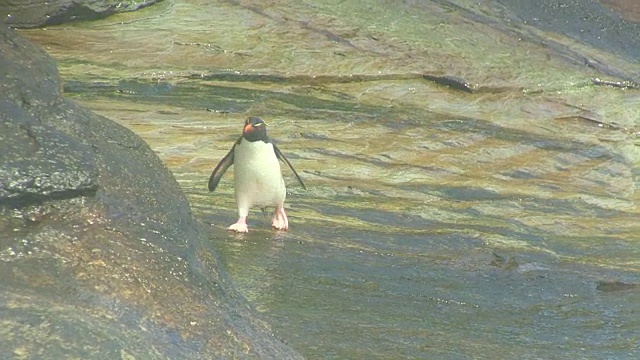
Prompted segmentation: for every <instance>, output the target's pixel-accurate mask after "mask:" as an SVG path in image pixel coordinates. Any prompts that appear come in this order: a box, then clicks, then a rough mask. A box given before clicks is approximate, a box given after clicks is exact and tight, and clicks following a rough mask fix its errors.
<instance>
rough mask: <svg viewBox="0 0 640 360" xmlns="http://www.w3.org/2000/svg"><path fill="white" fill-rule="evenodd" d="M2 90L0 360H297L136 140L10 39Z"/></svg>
mask: <svg viewBox="0 0 640 360" xmlns="http://www.w3.org/2000/svg"><path fill="white" fill-rule="evenodd" d="M0 79H1V80H0V81H1V82H0V88H1V92H2V100H1V101H0V284H1V286H0V323H1V326H0V354H2V358H3V359H23V358H30V359H33V358H50V359H59V358H84V359H117V358H122V359H131V358H139V359H203V358H205V359H212V358H278V359H287V358H299V355H297V354H296V353H295V352H294V351H292V350H290V349H289V348H288V347H287V346H285V345H283V343H281V342H280V341H279V340H278V339H276V338H274V337H273V335H271V332H270V330H269V328H268V326H267V325H266V324H265V323H263V322H261V321H260V320H257V319H256V318H255V316H254V314H253V312H252V310H250V309H249V308H248V307H247V306H246V305H245V303H244V301H243V299H242V298H241V297H239V296H238V295H237V294H236V293H235V292H234V290H233V289H232V288H231V286H230V284H229V283H228V281H227V280H226V279H225V276H224V275H223V274H221V273H220V272H219V264H218V260H217V255H216V253H215V252H214V250H213V249H212V248H211V246H210V243H209V240H208V238H207V234H206V233H205V232H204V231H203V229H202V227H201V225H200V224H199V223H198V222H197V221H195V220H194V218H193V217H192V214H191V210H190V208H189V203H188V201H187V199H186V198H185V196H184V195H183V193H182V192H181V190H180V189H179V187H178V184H177V182H176V181H175V179H174V178H173V176H172V175H171V173H170V172H169V171H168V170H167V169H166V168H165V167H164V165H163V164H162V163H161V161H160V160H159V158H158V157H157V156H156V154H155V153H154V152H153V151H152V150H151V149H150V148H149V147H148V146H147V145H146V144H145V143H144V142H143V141H142V140H141V139H140V138H139V137H138V136H137V135H135V134H133V133H132V132H131V131H129V130H127V129H126V128H124V127H122V126H120V125H118V124H116V123H114V122H112V121H110V120H108V119H106V118H104V117H102V116H98V115H96V114H94V113H92V112H90V111H88V110H86V109H83V108H82V107H80V106H78V105H76V104H75V103H73V102H71V101H69V100H66V99H64V98H62V97H61V94H60V88H61V84H60V81H59V78H58V74H57V71H56V67H55V64H54V62H53V60H51V59H50V58H49V57H48V56H47V55H46V54H45V53H44V52H43V51H41V50H40V49H38V48H36V47H35V46H33V45H31V44H30V43H29V42H28V41H26V40H24V39H23V38H21V37H20V36H18V35H17V34H16V33H15V32H14V31H13V30H9V29H8V28H6V27H1V28H0Z"/></svg>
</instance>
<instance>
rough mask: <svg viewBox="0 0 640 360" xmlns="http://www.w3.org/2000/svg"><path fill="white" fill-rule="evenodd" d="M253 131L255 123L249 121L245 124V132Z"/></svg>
mask: <svg viewBox="0 0 640 360" xmlns="http://www.w3.org/2000/svg"><path fill="white" fill-rule="evenodd" d="M252 131H253V125H251V123H248V124H247V125H245V126H244V130H243V132H245V133H250V132H252Z"/></svg>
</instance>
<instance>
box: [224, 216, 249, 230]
mask: <svg viewBox="0 0 640 360" xmlns="http://www.w3.org/2000/svg"><path fill="white" fill-rule="evenodd" d="M227 230H230V231H235V232H239V233H247V232H249V227H248V226H247V218H246V217H241V218H239V219H238V221H237V222H236V223H235V224H233V225H231V226H229V227H228V228H227Z"/></svg>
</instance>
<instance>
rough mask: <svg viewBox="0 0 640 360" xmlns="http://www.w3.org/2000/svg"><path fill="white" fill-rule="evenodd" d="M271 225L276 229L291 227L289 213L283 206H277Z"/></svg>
mask: <svg viewBox="0 0 640 360" xmlns="http://www.w3.org/2000/svg"><path fill="white" fill-rule="evenodd" d="M271 227H273V228H274V229H276V230H287V229H288V228H289V219H287V214H286V213H285V212H284V208H283V207H282V208H276V211H275V212H274V213H273V222H272V223H271Z"/></svg>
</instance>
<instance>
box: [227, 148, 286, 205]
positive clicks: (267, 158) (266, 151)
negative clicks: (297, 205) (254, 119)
mask: <svg viewBox="0 0 640 360" xmlns="http://www.w3.org/2000/svg"><path fill="white" fill-rule="evenodd" d="M233 162H234V177H235V179H234V180H235V191H236V201H237V203H238V213H239V215H240V216H247V214H248V212H249V208H250V207H252V206H254V205H257V206H261V207H264V206H279V207H282V206H283V204H284V200H285V197H286V189H285V186H284V180H283V179H282V173H281V170H280V163H279V162H278V158H277V157H276V153H275V151H274V150H273V145H272V144H270V143H265V142H263V141H253V142H251V141H247V140H245V139H242V140H241V141H240V143H239V144H237V145H236V147H235V149H234V161H233Z"/></svg>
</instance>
